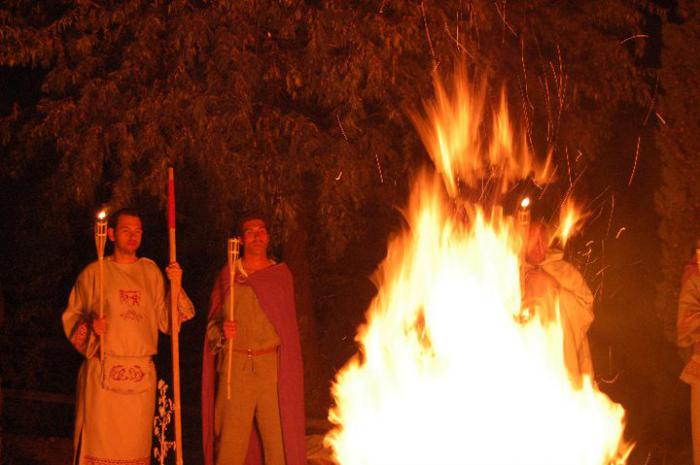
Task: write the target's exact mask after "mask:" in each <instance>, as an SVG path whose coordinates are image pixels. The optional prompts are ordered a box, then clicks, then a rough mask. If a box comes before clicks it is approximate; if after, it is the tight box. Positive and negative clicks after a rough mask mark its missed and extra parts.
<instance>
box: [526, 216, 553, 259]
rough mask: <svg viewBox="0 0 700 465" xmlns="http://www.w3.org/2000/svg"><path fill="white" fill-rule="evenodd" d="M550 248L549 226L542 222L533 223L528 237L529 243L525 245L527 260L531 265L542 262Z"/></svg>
mask: <svg viewBox="0 0 700 465" xmlns="http://www.w3.org/2000/svg"><path fill="white" fill-rule="evenodd" d="M548 248H549V237H548V234H547V228H546V227H545V226H544V225H543V224H540V223H535V224H533V225H531V226H530V231H529V233H528V237H527V245H526V247H525V260H527V262H528V263H530V264H531V265H538V264H540V263H542V262H543V261H544V259H545V257H546V256H547V249H548Z"/></svg>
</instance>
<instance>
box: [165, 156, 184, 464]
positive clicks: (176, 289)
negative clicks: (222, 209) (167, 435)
mask: <svg viewBox="0 0 700 465" xmlns="http://www.w3.org/2000/svg"><path fill="white" fill-rule="evenodd" d="M168 233H169V234H168V235H169V238H170V263H174V262H176V261H177V252H176V247H175V175H174V174H173V169H172V168H168ZM179 295H180V283H179V282H173V281H170V332H171V337H170V341H171V346H172V357H173V404H174V405H173V411H174V412H175V463H176V464H177V465H182V463H183V461H182V411H181V410H180V341H179V333H180V316H179V314H178V311H177V299H178V296H179Z"/></svg>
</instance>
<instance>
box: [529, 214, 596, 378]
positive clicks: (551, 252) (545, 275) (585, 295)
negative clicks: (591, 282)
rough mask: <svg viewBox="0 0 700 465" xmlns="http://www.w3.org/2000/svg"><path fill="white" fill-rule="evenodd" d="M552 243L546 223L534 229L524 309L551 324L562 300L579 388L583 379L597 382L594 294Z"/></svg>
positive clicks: (567, 357) (570, 363) (568, 352)
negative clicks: (534, 311) (593, 354)
mask: <svg viewBox="0 0 700 465" xmlns="http://www.w3.org/2000/svg"><path fill="white" fill-rule="evenodd" d="M550 240H551V235H550V233H549V231H548V227H547V225H546V224H545V223H544V222H542V221H538V222H534V223H533V224H532V225H531V226H530V230H529V234H528V238H527V242H526V247H525V260H524V264H523V302H524V304H523V306H524V307H526V308H537V309H539V314H538V316H539V317H540V318H542V319H543V321H547V322H549V321H552V320H554V319H555V318H556V314H555V309H556V307H555V302H556V299H557V298H558V299H559V311H560V321H561V326H562V334H563V338H564V341H563V343H564V362H565V364H566V368H567V369H568V371H569V376H570V378H571V381H572V383H574V385H576V386H579V385H580V384H581V382H582V376H583V375H588V376H589V377H590V380H591V382H593V381H594V377H593V362H592V359H591V350H590V345H589V343H588V329H589V328H590V326H591V323H592V322H593V294H592V293H591V290H590V288H589V287H588V285H587V284H586V281H585V279H584V278H583V276H582V275H581V273H580V272H579V271H578V270H577V269H576V267H574V266H573V265H572V264H571V263H569V262H567V261H566V260H564V252H563V251H562V250H559V249H555V248H553V247H550Z"/></svg>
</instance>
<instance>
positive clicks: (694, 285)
mask: <svg viewBox="0 0 700 465" xmlns="http://www.w3.org/2000/svg"><path fill="white" fill-rule="evenodd" d="M698 329H700V277H699V276H697V275H696V276H692V277H690V278H688V279H687V280H686V281H685V282H684V283H683V286H682V287H681V293H680V296H679V298H678V323H677V335H676V338H677V339H676V342H677V344H678V345H679V346H680V347H688V346H690V345H692V344H693V343H694V342H697V341H700V332H699V331H698Z"/></svg>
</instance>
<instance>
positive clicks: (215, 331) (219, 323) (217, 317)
mask: <svg viewBox="0 0 700 465" xmlns="http://www.w3.org/2000/svg"><path fill="white" fill-rule="evenodd" d="M206 338H207V344H208V345H209V350H211V352H212V353H213V354H216V353H218V352H220V351H221V349H222V348H223V347H224V345H225V342H226V340H225V338H224V330H223V317H222V315H221V312H216V313H215V314H214V315H213V316H212V317H211V318H210V319H209V322H207V334H206Z"/></svg>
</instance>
